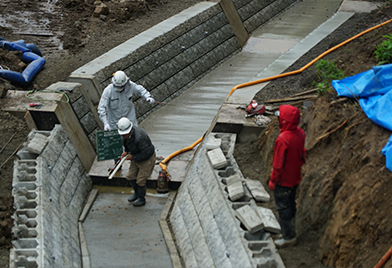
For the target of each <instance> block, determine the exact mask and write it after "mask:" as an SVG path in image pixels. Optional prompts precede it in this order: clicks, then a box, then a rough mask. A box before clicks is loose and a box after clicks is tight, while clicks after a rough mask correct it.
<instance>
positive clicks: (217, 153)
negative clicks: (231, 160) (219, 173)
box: [207, 148, 227, 169]
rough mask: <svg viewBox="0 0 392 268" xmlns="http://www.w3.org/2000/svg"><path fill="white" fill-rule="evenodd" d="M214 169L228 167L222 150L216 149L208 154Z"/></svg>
mask: <svg viewBox="0 0 392 268" xmlns="http://www.w3.org/2000/svg"><path fill="white" fill-rule="evenodd" d="M207 155H208V158H209V159H210V161H211V164H212V166H213V168H215V169H220V168H224V167H226V166H227V160H226V157H225V155H224V154H223V152H222V150H221V148H216V149H213V150H211V151H208V152H207Z"/></svg>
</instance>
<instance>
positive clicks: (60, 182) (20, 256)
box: [10, 125, 92, 268]
mask: <svg viewBox="0 0 392 268" xmlns="http://www.w3.org/2000/svg"><path fill="white" fill-rule="evenodd" d="M18 156H19V158H20V160H17V161H15V163H14V178H13V183H12V188H13V189H12V193H13V196H14V202H15V208H16V211H15V214H14V227H13V230H12V232H13V235H14V237H15V238H14V240H13V241H12V244H13V249H11V252H10V267H11V268H13V267H24V268H35V267H60V268H61V267H64V268H65V267H66V268H69V267H82V263H81V251H80V242H79V232H78V219H79V216H80V213H81V211H82V209H83V205H84V202H85V198H86V197H87V195H88V193H89V192H90V191H91V189H92V182H91V179H90V177H89V176H88V174H87V173H86V171H85V170H84V168H83V165H82V163H81V162H80V160H79V158H78V156H77V155H76V151H75V149H74V147H73V146H72V144H71V143H70V141H69V140H68V138H67V135H66V133H65V131H64V130H63V128H62V127H61V125H56V126H55V128H54V129H53V130H52V131H35V130H33V131H31V132H30V134H29V136H28V140H27V141H26V142H25V144H24V147H23V148H22V149H21V150H20V151H19V152H18Z"/></svg>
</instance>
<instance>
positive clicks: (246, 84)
mask: <svg viewBox="0 0 392 268" xmlns="http://www.w3.org/2000/svg"><path fill="white" fill-rule="evenodd" d="M391 21H392V19H390V20H387V21H385V22H383V23H381V24H378V25H376V26H374V27H372V28H369V29H367V30H365V31H363V32H361V33H359V34H357V35H355V36H353V37H351V38H349V39H347V40H346V41H343V42H342V43H340V44H338V45H336V46H334V47H333V48H330V49H328V50H327V51H325V52H324V53H322V54H320V55H319V56H318V57H317V58H315V59H313V60H312V61H311V62H309V63H308V64H306V65H305V66H303V67H302V68H301V69H299V70H296V71H292V72H288V73H283V74H279V75H275V76H270V77H267V78H262V79H259V80H255V81H251V82H247V83H243V84H239V85H237V86H235V87H233V88H232V89H231V91H230V93H229V95H228V96H227V97H226V100H225V101H227V100H228V99H229V97H230V96H231V94H233V92H234V91H235V90H237V89H239V88H243V87H247V86H252V85H255V84H259V83H263V82H268V81H271V80H274V79H278V78H282V77H286V76H289V75H294V74H299V73H301V72H303V71H304V70H306V69H307V68H309V67H310V66H311V65H313V64H314V63H315V62H316V61H318V60H319V59H321V58H322V57H324V56H325V55H327V54H329V53H331V52H333V51H335V50H336V49H338V48H340V47H342V46H344V45H345V44H347V43H349V42H351V41H353V40H354V39H356V38H358V37H360V36H362V35H364V34H366V33H368V32H370V31H373V30H375V29H377V28H380V27H382V26H384V25H385V24H388V23H390V22H391Z"/></svg>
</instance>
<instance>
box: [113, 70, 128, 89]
mask: <svg viewBox="0 0 392 268" xmlns="http://www.w3.org/2000/svg"><path fill="white" fill-rule="evenodd" d="M127 82H128V77H127V75H126V74H125V73H124V72H123V71H117V72H115V73H114V75H113V77H112V83H113V86H114V88H115V89H116V90H117V91H122V90H123V89H124V86H125V84H126V83H127Z"/></svg>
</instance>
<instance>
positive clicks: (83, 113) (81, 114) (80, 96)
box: [46, 82, 102, 149]
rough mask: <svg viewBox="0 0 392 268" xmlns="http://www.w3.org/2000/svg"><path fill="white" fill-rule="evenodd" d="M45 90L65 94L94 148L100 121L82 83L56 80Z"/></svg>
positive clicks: (100, 127) (100, 125) (100, 126)
mask: <svg viewBox="0 0 392 268" xmlns="http://www.w3.org/2000/svg"><path fill="white" fill-rule="evenodd" d="M46 90H53V91H62V92H64V93H65V94H67V96H68V98H69V103H70V104H71V106H72V109H73V111H74V112H75V115H76V117H77V119H78V120H79V122H80V124H81V126H82V128H83V130H84V133H85V134H86V136H87V137H88V139H89V141H90V143H91V145H92V147H93V148H94V149H96V132H97V131H99V130H101V129H102V122H101V120H100V119H99V116H98V112H97V109H96V108H95V107H94V105H93V103H92V102H91V100H90V98H89V95H88V93H87V92H86V90H85V89H84V88H83V87H82V84H79V83H71V82H57V83H54V84H52V85H50V86H49V87H48V88H47V89H46Z"/></svg>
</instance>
